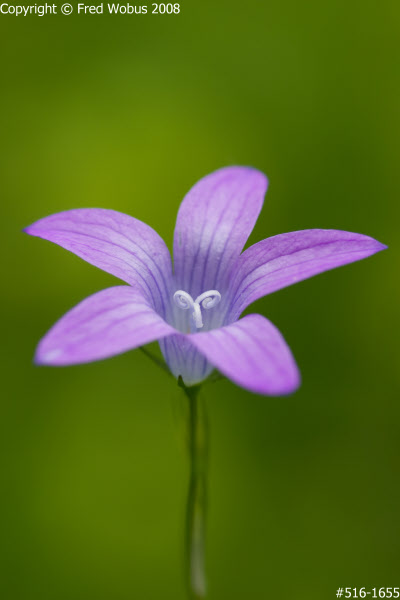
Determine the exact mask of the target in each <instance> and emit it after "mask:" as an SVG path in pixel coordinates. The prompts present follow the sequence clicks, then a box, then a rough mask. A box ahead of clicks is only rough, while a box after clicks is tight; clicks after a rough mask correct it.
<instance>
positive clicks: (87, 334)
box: [35, 285, 176, 366]
mask: <svg viewBox="0 0 400 600" xmlns="http://www.w3.org/2000/svg"><path fill="white" fill-rule="evenodd" d="M171 333H176V331H175V329H173V327H171V326H170V325H168V324H167V323H166V322H165V321H164V320H163V319H162V318H161V317H160V316H159V315H158V314H157V313H156V312H155V311H154V310H153V309H152V308H151V306H150V304H149V303H148V302H147V301H146V299H145V298H144V297H143V295H142V293H141V292H140V291H138V290H136V289H134V288H132V287H129V286H124V285H123V286H117V287H112V288H108V289H106V290H102V291H101V292H98V293H97V294H94V295H93V296H89V298H86V299H85V300H83V302H81V303H80V304H78V305H77V306H75V307H74V308H73V309H72V310H70V311H69V312H67V314H66V315H64V316H63V317H62V318H61V319H60V320H59V321H58V322H57V323H56V324H55V325H54V326H53V327H52V328H51V329H50V331H49V332H48V333H47V334H46V335H45V336H44V338H43V339H42V340H41V341H40V343H39V345H38V348H37V351H36V355H35V362H36V363H38V364H43V365H54V366H56V365H73V364H78V363H87V362H91V361H94V360H100V359H103V358H108V357H110V356H114V355H115V354H120V353H121V352H126V351H127V350H131V349H132V348H137V347H138V346H142V345H143V344H148V343H149V342H152V341H154V340H158V339H160V338H163V337H164V336H166V335H170V334H171Z"/></svg>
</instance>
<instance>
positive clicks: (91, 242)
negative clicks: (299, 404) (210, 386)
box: [26, 167, 386, 395]
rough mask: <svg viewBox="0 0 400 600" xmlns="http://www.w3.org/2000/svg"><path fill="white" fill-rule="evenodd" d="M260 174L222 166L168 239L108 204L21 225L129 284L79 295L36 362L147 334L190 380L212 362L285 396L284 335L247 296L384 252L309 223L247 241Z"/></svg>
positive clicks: (291, 369) (291, 379)
mask: <svg viewBox="0 0 400 600" xmlns="http://www.w3.org/2000/svg"><path fill="white" fill-rule="evenodd" d="M267 184H268V182H267V179H266V177H265V176H264V175H263V174H262V173H260V172H259V171H256V170H254V169H250V168H247V167H228V168H225V169H220V170H219V171H216V172H214V173H211V174H210V175H208V176H207V177H204V178H203V179H201V180H200V181H199V182H198V183H197V184H196V185H195V186H194V187H193V188H192V189H191V190H190V191H189V193H188V194H187V195H186V197H185V199H184V200H183V202H182V204H181V207H180V209H179V212H178V217H177V222H176V227H175V235H174V271H173V268H172V263H171V257H170V254H169V251H168V249H167V246H166V245H165V243H164V241H163V240H162V239H161V238H160V237H159V235H158V234H157V233H156V232H155V231H154V230H153V229H152V228H151V227H149V226H148V225H146V224H145V223H142V222H141V221H138V220H137V219H134V218H133V217H129V216H127V215H124V214H122V213H118V212H115V211H113V210H104V209H77V210H70V211H66V212H62V213H58V214H55V215H52V216H49V217H45V218H44V219H41V220H40V221H37V222H36V223H34V224H33V225H31V226H30V227H28V228H27V229H26V231H27V233H29V234H30V235H34V236H37V237H41V238H44V239H46V240H50V241H51V242H54V243H56V244H58V245H60V246H62V247H63V248H66V249H67V250H70V251H71V252H74V253H75V254H77V255H78V256H80V257H81V258H83V259H84V260H86V261H87V262H89V263H91V264H92V265H95V266H96V267H99V268H100V269H103V270H104V271H107V272H108V273H111V274H112V275H115V276H116V277H118V278H120V279H122V280H123V281H124V282H125V283H127V284H128V285H122V286H117V287H112V288H108V289H106V290H103V291H101V292H98V293H96V294H94V295H93V296H90V297H89V298H86V300H83V302H81V303H80V304H78V306H76V307H75V308H73V309H72V310H70V311H69V312H68V313H67V314H66V315H65V316H64V317H62V318H61V319H60V320H59V321H58V322H57V323H56V324H55V325H54V326H53V327H52V329H50V331H49V332H48V333H47V334H46V335H45V337H44V338H43V339H42V340H41V342H40V343H39V346H38V348H37V351H36V357H35V358H36V362H37V363H39V364H45V365H72V364H77V363H86V362H91V361H95V360H99V359H103V358H107V357H109V356H113V355H115V354H119V353H121V352H125V351H127V350H130V349H132V348H137V347H139V346H142V345H144V344H147V343H149V342H152V341H154V340H158V341H159V343H160V347H161V351H162V353H163V355H164V358H165V360H166V362H167V364H168V366H169V368H170V370H171V371H172V373H173V374H174V375H175V376H176V377H178V376H179V375H181V376H182V378H183V381H184V383H185V384H186V385H193V384H197V383H199V382H201V381H203V380H204V379H205V378H206V377H208V375H209V374H210V373H211V371H212V370H213V368H214V367H216V368H217V369H219V371H221V373H223V374H224V375H226V376H227V377H229V378H230V379H232V381H234V382H235V383H237V384H238V385H240V386H242V387H244V388H246V389H248V390H251V391H253V392H257V393H260V394H269V395H280V394H288V393H291V392H293V391H294V390H296V388H297V387H298V386H299V382H300V377H299V372H298V369H297V366H296V363H295V361H294V358H293V356H292V354H291V352H290V349H289V347H288V346H287V344H286V342H285V340H284V339H283V337H282V335H281V334H280V333H279V331H278V330H277V329H276V327H275V326H274V325H273V324H272V323H271V322H270V321H268V320H267V319H266V318H265V317H263V316H261V315H258V314H251V315H247V316H245V317H244V318H242V319H239V317H240V315H241V313H242V312H243V311H244V309H245V308H247V307H248V306H249V304H251V303H252V302H254V301H255V300H257V299H258V298H261V297H262V296H265V295H266V294H270V293H271V292H275V291H276V290H279V289H281V288H284V287H286V286H288V285H292V284H293V283H296V282H298V281H301V280H303V279H306V278H308V277H312V276H313V275H317V273H321V272H323V271H327V270H329V269H333V268H335V267H339V266H341V265H344V264H347V263H351V262H353V261H356V260H360V259H362V258H366V257H367V256H369V255H371V254H374V253H375V252H378V251H379V250H383V249H384V248H386V246H384V245H383V244H381V243H379V242H377V241H376V240H374V239H373V238H371V237H368V236H365V235H361V234H358V233H349V232H347V231H335V230H329V229H310V230H304V231H295V232H292V233H284V234H281V235H276V236H274V237H271V238H268V239H266V240H263V241H261V242H258V243H257V244H254V246H251V247H250V248H248V249H247V250H245V251H244V252H243V253H242V254H241V251H242V249H243V246H244V244H245V243H246V240H247V238H248V236H249V235H250V233H251V231H252V229H253V227H254V224H255V222H256V220H257V217H258V215H259V212H260V210H261V206H262V203H263V198H264V195H265V192H266V190H267Z"/></svg>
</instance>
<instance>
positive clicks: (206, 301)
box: [174, 290, 221, 329]
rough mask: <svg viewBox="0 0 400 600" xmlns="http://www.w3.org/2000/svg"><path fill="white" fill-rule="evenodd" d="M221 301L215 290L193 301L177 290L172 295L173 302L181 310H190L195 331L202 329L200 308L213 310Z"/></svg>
mask: <svg viewBox="0 0 400 600" xmlns="http://www.w3.org/2000/svg"><path fill="white" fill-rule="evenodd" d="M220 301H221V294H220V293H219V292H218V291H217V290H209V291H208V292H203V293H202V294H200V296H197V298H196V300H193V298H192V296H191V295H190V294H188V293H187V292H184V291H183V290H178V291H177V292H175V294H174V302H175V304H176V305H177V306H179V308H182V309H183V310H189V309H191V310H192V319H193V323H194V325H195V327H196V329H201V328H202V327H203V319H202V316H201V307H203V308H204V309H206V310H208V309H210V308H213V307H214V306H216V305H217V304H218V303H219V302H220Z"/></svg>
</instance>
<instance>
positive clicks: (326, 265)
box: [229, 229, 387, 321]
mask: <svg viewBox="0 0 400 600" xmlns="http://www.w3.org/2000/svg"><path fill="white" fill-rule="evenodd" d="M386 247H387V246H384V245H383V244H381V243H380V242H378V241H376V240H374V239H373V238H371V237H369V236H367V235H361V234H359V233H351V232H349V231H336V230H334V229H308V230H304V231H293V232H291V233H283V234H281V235H276V236H274V237H271V238H268V239H266V240H263V241H261V242H258V243H257V244H254V246H251V247H250V248H248V249H247V250H245V252H243V254H242V255H241V256H240V258H239V260H238V261H237V264H236V267H237V268H235V273H234V278H233V279H232V282H231V290H232V302H231V310H230V316H229V320H230V321H235V320H236V319H237V318H238V317H239V315H240V314H241V313H242V311H243V310H244V309H245V308H246V307H247V306H248V305H249V304H251V302H254V301H255V300H257V299H258V298H261V297H262V296H266V295H267V294H271V293H272V292H275V291H276V290H280V289H281V288H284V287H287V286H288V285H292V284H293V283H297V282H298V281H302V280H303V279H307V278H308V277H312V276H313V275H317V274H318V273H322V272H323V271H328V270H329V269H334V268H335V267H340V266H341V265H345V264H347V263H351V262H354V261H356V260H361V259H362V258H366V257H367V256H370V255H371V254H375V252H379V251H380V250H384V249H385V248H386Z"/></svg>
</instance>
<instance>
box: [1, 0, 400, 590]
mask: <svg viewBox="0 0 400 600" xmlns="http://www.w3.org/2000/svg"><path fill="white" fill-rule="evenodd" d="M73 4H74V6H76V3H75V2H73ZM60 5H61V3H60ZM399 22H400V5H399V2H398V1H396V0H383V1H381V2H379V3H376V2H371V1H369V0H366V1H364V2H358V1H354V2H350V3H349V2H344V1H343V0H329V1H328V2H317V1H316V0H311V1H307V0H306V2H304V3H301V2H298V1H297V0H286V1H283V2H277V1H276V0H275V1H274V2H261V1H260V0H258V1H253V2H250V3H245V2H244V1H242V2H239V1H238V0H231V1H229V2H228V1H227V0H220V1H216V0H215V1H214V2H209V1H205V0H201V1H189V0H183V2H182V4H181V14H179V15H170V16H169V15H151V14H148V15H140V16H139V15H137V16H128V15H120V16H110V15H107V14H103V15H90V16H89V15H87V16H84V15H77V14H76V12H75V13H74V14H72V15H71V16H68V17H66V16H62V15H57V16H47V17H36V16H28V17H18V18H16V17H13V16H9V15H0V45H1V57H2V75H1V80H2V92H1V96H0V131H1V150H0V188H1V210H2V215H1V223H0V226H1V241H2V263H3V275H2V283H3V288H2V292H1V304H2V311H1V314H2V329H3V333H2V344H1V352H2V371H3V373H2V391H3V393H2V400H1V405H0V406H1V411H0V415H1V421H0V423H1V425H0V430H1V431H0V445H1V447H2V448H1V457H2V466H1V474H2V475H1V482H2V483H1V487H2V490H1V495H0V515H1V517H0V521H2V523H1V524H0V525H1V527H0V529H1V530H2V531H3V533H2V543H1V548H2V550H1V552H2V554H3V556H2V557H1V561H0V564H1V566H0V570H1V571H2V573H1V576H0V596H1V598H4V599H5V600H36V599H40V600H72V599H73V600H128V599H129V600H131V599H132V598H134V599H138V600H160V599H161V598H162V599H163V600H166V599H171V600H183V598H184V587H183V583H182V574H181V563H182V560H181V559H182V553H183V550H182V537H183V513H184V502H185V493H186V485H187V475H188V473H187V461H186V456H185V445H184V431H183V422H184V421H183V412H184V407H183V404H182V403H183V400H182V397H181V396H180V393H179V390H178V388H177V387H176V385H175V384H174V382H173V381H172V380H169V379H168V377H167V376H165V375H164V374H163V373H162V372H156V370H155V368H154V367H153V365H152V364H150V363H149V362H148V360H147V359H146V357H144V356H143V355H142V353H140V352H139V351H133V352H129V353H127V354H125V355H122V356H119V357H116V358H114V359H111V360H108V361H104V362H100V363H96V364H92V365H86V366H79V367H73V368H65V369H51V368H36V367H34V366H33V365H32V355H33V352H34V348H35V345H36V343H37V341H38V340H39V339H40V337H41V336H42V335H43V334H44V333H45V332H46V330H47V329H48V328H49V327H50V326H51V325H52V324H53V322H54V321H55V320H56V319H57V318H59V317H60V316H61V315H62V314H63V313H64V312H65V311H66V310H68V309H69V308H70V307H72V306H73V305H74V304H76V303H77V302H78V301H80V300H81V299H83V298H84V297H85V296H87V295H89V294H91V293H93V292H95V291H97V290H99V289H101V288H104V287H107V286H110V285H114V284H115V282H116V280H115V279H114V278H112V277H111V276H109V275H107V274H105V273H102V272H101V271H99V270H96V269H95V268H93V267H91V266H89V265H87V264H85V263H84V262H83V261H80V260H79V259H77V258H76V257H74V256H73V255H71V254H69V253H67V252H65V251H64V250H62V249H60V248H57V247H55V246H53V245H50V244H48V243H46V242H43V241H41V240H38V239H32V238H29V237H28V236H24V235H23V234H22V233H21V230H22V228H23V227H24V226H26V225H28V224H29V223H31V222H33V221H35V220H36V219H38V218H40V217H43V216H45V215H47V214H50V213H54V212H57V211H61V210H65V209H69V208H76V207H87V206H89V207H90V206H95V207H105V208H113V209H116V210H120V211H123V212H126V213H129V214H132V215H134V216H135V217H137V218H139V219H141V220H143V221H145V222H147V223H149V224H150V225H151V226H153V227H154V228H155V229H156V230H157V231H158V232H159V233H160V234H161V235H162V236H163V237H164V239H166V241H167V243H168V244H169V245H170V243H171V240H172V231H173V227H174V221H175V215H176V212H177V209H178V206H179V202H180V200H181V199H182V197H183V195H184V194H185V192H186V191H187V190H188V189H189V187H190V186H191V185H192V184H193V183H194V182H196V181H197V180H198V179H199V178H200V177H202V176H203V175H205V174H206V173H208V172H210V171H212V170H214V169H216V168H219V167H221V166H225V165H229V164H249V165H253V166H255V167H258V168H260V169H261V170H263V171H264V172H266V173H267V174H268V176H269V179H270V190H269V192H268V194H267V198H266V202H265V206H264V210H263V213H262V215H261V217H260V219H259V221H258V223H257V226H256V228H255V230H254V232H253V234H252V236H251V240H250V242H254V241H257V240H259V239H262V238H264V237H267V236H269V235H274V234H276V233H280V232H284V231H291V230H296V229H303V228H312V227H323V228H337V229H345V230H350V231H357V232H362V233H365V234H369V235H372V236H373V237H376V238H377V239H379V240H380V241H382V242H384V243H387V244H388V245H389V247H390V249H389V251H387V252H384V253H381V254H378V255H377V256H374V257H372V258H370V259H368V260H366V261H363V262H361V263H356V264H353V265H350V266H347V267H345V268H343V269H339V270H337V271H333V272H330V273H327V274H324V275H321V276H319V277H317V278H314V279H311V280H309V281H306V282H304V283H300V284H298V285H297V286H294V287H292V288H288V289H285V290H282V291H280V292H277V293H276V294H273V295H271V296H270V297H267V298H265V299H264V300H260V301H258V302H257V303H256V304H255V305H254V306H253V307H252V309H251V310H252V311H258V312H261V313H262V314H265V315H266V316H268V317H269V318H270V319H271V320H272V321H273V322H274V323H275V324H276V325H277V326H278V327H279V328H280V329H281V330H282V332H283V333H284V335H285V337H286V339H287V340H288V342H289V344H290V346H291V347H292V349H293V352H294V354H295V356H296V358H297V361H298V363H299V366H300V368H301V371H302V377H303V384H302V387H301V389H300V390H299V392H297V393H296V394H295V395H293V396H291V397H288V398H264V397H260V396H255V395H252V394H250V393H247V392H245V391H244V390H241V389H239V388H237V387H235V386H234V385H233V384H232V383H230V382H229V381H223V382H219V383H216V384H213V385H210V386H208V387H207V390H206V393H207V396H208V398H207V401H208V407H209V415H210V421H211V430H212V448H211V473H210V512H209V528H208V534H209V535H208V540H209V543H208V571H209V588H210V594H209V598H210V600H225V599H226V600H228V599H229V600H239V599H240V600H243V599H246V600H247V599H253V598H254V599H257V600H258V599H264V598H271V599H272V598H273V599H277V600H280V599H282V600H291V599H294V598H296V599H297V600H325V599H326V600H329V599H330V598H334V597H335V590H336V589H337V588H338V587H339V586H344V587H345V586H352V587H356V586H357V587H360V586H367V589H368V586H369V589H370V588H372V587H380V586H398V585H400V570H399V564H400V519H399V505H400V436H399V427H400V402H399V399H400V393H399V392H400V376H399V358H400V357H399V354H400V352H399V342H398V340H399V333H400V328H399V291H400V290H399V288H400V285H399V258H400V255H399V250H398V240H399V221H400V180H399V161H400V151H399V139H400V111H399V97H400V78H399V64H400V60H399V59H400V56H399V54H400V52H399V50H400V44H399V35H400V33H399Z"/></svg>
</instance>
